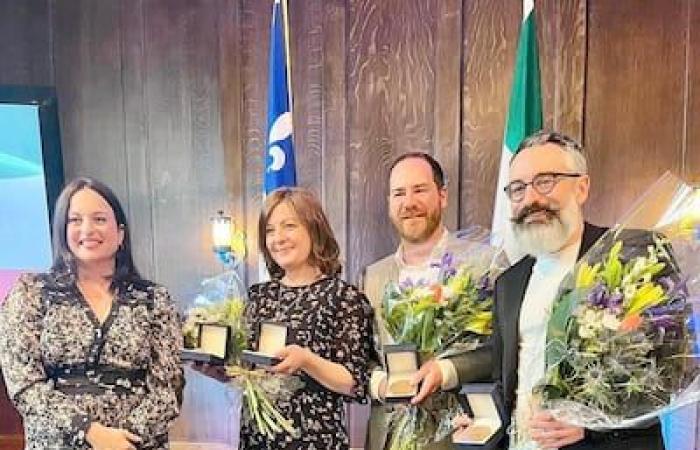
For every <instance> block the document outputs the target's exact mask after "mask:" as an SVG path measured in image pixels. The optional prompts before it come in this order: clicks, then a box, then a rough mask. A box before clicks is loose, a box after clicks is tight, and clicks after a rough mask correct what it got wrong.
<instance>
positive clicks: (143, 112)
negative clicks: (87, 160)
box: [119, 0, 156, 278]
mask: <svg viewBox="0 0 700 450" xmlns="http://www.w3.org/2000/svg"><path fill="white" fill-rule="evenodd" d="M119 6H120V8H121V11H120V16H119V17H120V21H119V24H120V29H121V30H122V33H121V50H122V51H121V54H122V86H123V102H124V103H123V108H124V149H125V152H124V154H125V156H126V161H125V163H126V174H127V179H126V182H127V186H126V188H127V198H125V199H124V200H125V201H126V206H127V207H128V214H129V224H130V226H131V230H132V233H131V242H132V251H133V254H134V259H135V262H136V264H137V267H138V268H139V270H140V271H141V273H142V274H143V276H145V277H149V278H155V276H156V268H155V262H154V255H155V252H156V249H155V247H154V244H155V240H154V230H153V215H152V206H153V201H152V196H151V194H152V192H153V184H152V176H151V174H152V171H151V169H152V168H151V165H150V162H151V161H150V159H149V142H148V133H147V131H148V126H147V120H148V115H147V103H146V101H147V92H146V85H145V82H144V77H145V74H146V64H147V61H146V48H145V25H146V24H145V23H144V2H143V0H125V1H122V2H119Z"/></svg>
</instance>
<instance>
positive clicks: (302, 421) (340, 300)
mask: <svg viewBox="0 0 700 450" xmlns="http://www.w3.org/2000/svg"><path fill="white" fill-rule="evenodd" d="M246 320H247V322H248V323H249V325H250V329H251V330H252V332H251V335H250V337H249V342H250V344H251V347H253V348H255V343H257V341H258V339H257V329H258V326H257V325H258V324H259V323H260V322H266V321H271V322H276V323H281V324H284V325H286V326H287V343H288V344H297V345H299V346H301V347H306V348H308V349H309V350H311V351H312V352H313V353H315V354H316V355H318V356H320V357H322V358H325V359H327V360H330V361H332V362H335V363H339V364H342V365H343V366H345V368H346V369H347V370H348V371H349V372H350V374H351V375H352V377H353V379H354V380H355V390H354V392H353V396H352V397H351V398H350V397H346V396H343V395H342V394H338V393H336V392H333V391H330V390H328V389H326V388H325V387H323V386H322V385H321V384H319V383H318V382H316V381H315V380H313V379H311V378H310V377H309V376H307V375H306V374H302V375H300V376H301V377H302V381H303V382H304V388H303V389H300V390H299V391H297V392H295V393H294V395H293V396H292V398H291V399H290V401H288V402H279V403H278V404H277V407H278V408H279V409H280V411H281V412H282V414H283V415H284V416H285V417H287V418H289V419H292V420H293V421H294V427H296V428H297V429H299V430H300V431H301V435H300V437H299V438H298V439H293V438H291V437H290V436H289V435H286V434H278V435H277V436H276V438H275V440H274V441H269V440H267V439H266V438H265V437H264V436H262V435H260V434H259V433H256V432H255V431H254V430H252V429H250V428H249V427H248V426H247V425H245V424H243V425H242V430H241V450H244V449H245V450H247V449H270V450H272V449H275V450H276V449H304V450H332V449H347V448H348V447H349V445H348V435H347V432H346V430H345V425H344V424H345V413H344V407H343V400H344V399H345V400H352V401H359V402H365V401H366V400H365V397H366V390H367V382H368V379H367V378H368V372H367V361H368V360H369V359H370V352H371V351H372V342H371V336H372V308H371V306H370V304H369V302H368V300H367V298H366V297H365V296H364V295H363V294H362V293H361V292H360V291H358V290H357V288H356V287H354V286H352V285H350V284H348V283H346V282H344V281H343V280H341V279H339V278H335V277H333V278H322V279H320V280H318V281H316V282H314V283H312V284H310V285H308V286H300V287H288V286H285V285H283V284H282V283H280V282H279V281H277V280H273V281H270V282H268V283H262V284H257V285H254V286H252V287H251V288H250V291H249V300H248V305H247V307H246Z"/></svg>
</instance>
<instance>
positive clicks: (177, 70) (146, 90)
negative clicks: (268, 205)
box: [0, 0, 700, 301]
mask: <svg viewBox="0 0 700 450" xmlns="http://www.w3.org/2000/svg"><path fill="white" fill-rule="evenodd" d="M271 3H272V1H271V0H239V1H229V0H121V1H118V2H115V1H108V0H100V1H95V0H0V25H2V26H0V61H2V65H0V83H4V84H8V83H14V84H55V85H56V88H57V90H58V94H59V108H60V114H61V126H62V134H63V149H64V161H65V167H66V171H67V175H68V177H72V176H75V175H83V174H85V175H92V176H96V177H98V178H100V179H102V180H104V181H105V182H107V183H108V184H110V185H111V186H112V187H113V188H114V189H115V190H116V192H117V193H118V195H119V196H120V197H121V198H122V200H123V201H124V202H125V204H126V205H127V208H128V211H129V217H130V220H131V223H132V229H133V230H134V236H133V239H134V244H135V245H134V249H135V253H136V258H137V261H138V263H139V265H140V266H141V267H142V270H143V271H144V272H145V273H146V274H147V275H148V276H149V277H152V278H154V279H156V280H158V281H160V282H163V283H165V284H167V285H169V286H170V287H171V288H172V289H173V291H174V292H175V293H176V295H177V296H178V297H179V298H180V299H181V300H182V301H188V300H189V299H191V297H192V295H193V294H194V293H195V292H196V289H197V284H198V281H199V280H200V279H201V278H202V277H204V276H207V275H210V274H214V273H216V272H217V271H218V270H219V266H218V265H217V263H216V261H215V259H214V256H213V254H212V253H211V251H210V250H209V247H210V242H209V240H208V239H209V228H208V219H209V217H210V216H211V215H212V214H214V212H215V211H216V210H217V209H220V208H224V209H226V210H227V211H229V212H231V213H232V214H233V215H234V216H235V218H236V219H237V222H238V224H239V225H240V226H241V227H244V228H245V230H246V232H247V233H248V236H249V238H250V239H249V242H248V245H249V256H248V259H247V264H246V268H247V271H246V272H247V275H248V281H249V282H252V281H255V280H256V279H257V273H258V271H257V265H258V262H257V254H258V252H257V249H256V240H255V239H256V230H255V228H256V227H255V225H256V220H257V213H258V210H259V206H260V202H261V191H262V188H261V181H262V180H261V175H260V174H261V171H262V155H263V151H264V140H265V131H264V126H265V112H266V86H267V59H268V56H267V51H268V34H269V23H270V11H271ZM290 4H291V8H290V9H291V12H290V14H291V17H290V22H291V27H292V43H291V48H292V60H293V68H292V83H293V86H294V113H295V116H294V122H295V142H296V149H297V161H298V172H299V181H300V184H301V185H303V186H307V187H310V188H312V189H313V190H314V191H316V192H317V194H318V195H319V196H320V197H321V198H322V200H323V204H324V205H325V207H326V210H327V212H328V214H329V216H330V220H331V222H332V225H333V227H334V229H335V232H336V234H337V237H338V239H339V241H340V243H341V247H342V250H343V256H344V258H345V261H346V275H347V277H348V278H349V279H351V280H355V279H356V277H357V275H358V273H359V271H360V270H361V268H362V267H363V266H364V265H365V264H367V263H368V262H371V261H373V260H374V259H376V258H378V257H380V256H383V255H385V254H387V253H389V252H390V251H391V250H392V249H393V247H394V245H395V243H396V241H395V238H394V236H393V232H392V230H391V228H390V226H389V222H388V219H387V217H386V207H385V199H386V194H387V186H386V184H387V182H386V178H387V166H388V164H389V162H390V161H391V160H392V159H393V158H394V157H395V156H396V155H397V154H399V153H401V152H405V151H409V150H423V151H428V152H431V153H433V154H435V155H436V156H437V157H438V158H439V159H440V161H442V163H443V164H444V166H445V168H446V170H447V172H448V175H449V179H450V184H449V195H450V207H449V209H448V212H447V223H448V224H449V226H450V227H452V228H456V227H465V226H468V225H472V224H478V225H482V226H489V225H490V222H491V210H492V207H493V199H494V190H495V179H496V171H497V166H498V163H499V161H498V158H499V157H500V149H501V138H502V134H503V123H504V118H505V114H506V107H507V101H508V96H509V89H510V82H511V77H512V69H513V60H514V55H515V45H516V40H517V35H518V26H519V22H520V19H521V17H520V16H521V1H520V0H498V1H493V0H381V1H380V0H291V1H290ZM536 6H537V8H538V9H537V14H538V20H539V38H540V40H539V42H540V61H541V67H542V77H543V79H542V87H543V97H544V98H543V100H544V113H545V122H546V125H547V126H548V127H551V128H555V129H559V130H561V131H564V132H566V133H569V134H571V135H573V136H574V137H576V138H578V139H581V140H582V141H583V143H584V145H585V146H586V148H587V150H588V154H589V158H590V166H591V176H592V178H593V191H592V196H591V199H590V202H589V207H588V212H589V216H590V218H591V220H593V221H596V222H599V223H603V224H606V223H611V222H614V221H615V219H616V218H617V217H619V216H620V214H622V212H623V211H625V209H626V208H627V207H628V206H629V205H630V202H631V201H632V200H633V199H634V198H635V197H636V196H638V195H639V194H640V193H641V192H642V191H643V190H644V189H645V188H646V187H647V186H648V185H649V184H650V183H651V182H652V181H653V180H655V179H656V178H657V177H658V176H659V175H661V173H663V172H664V171H665V170H666V169H671V170H673V171H676V172H677V173H679V174H682V175H684V176H686V177H690V178H694V179H695V180H696V181H697V180H699V179H700V150H698V143H699V139H700V132H699V131H698V130H700V97H699V94H698V88H700V60H699V58H700V50H698V49H700V42H698V41H699V40H700V4H697V2H695V1H693V0H644V1H640V0H617V1H614V2H613V1H608V0H571V1H566V2H562V1H559V0H539V1H537V2H536Z"/></svg>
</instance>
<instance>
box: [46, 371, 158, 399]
mask: <svg viewBox="0 0 700 450" xmlns="http://www.w3.org/2000/svg"><path fill="white" fill-rule="evenodd" d="M45 371H46V376H47V377H48V378H49V379H51V380H53V381H54V383H55V388H56V389H57V390H59V391H61V392H63V393H64V394H73V395H75V394H83V393H92V394H102V393H104V392H105V391H107V390H110V391H115V392H118V393H130V392H132V391H133V389H134V388H139V387H144V386H146V370H145V369H133V370H129V369H119V368H115V367H111V366H95V367H91V368H86V367H84V366H61V367H46V368H45Z"/></svg>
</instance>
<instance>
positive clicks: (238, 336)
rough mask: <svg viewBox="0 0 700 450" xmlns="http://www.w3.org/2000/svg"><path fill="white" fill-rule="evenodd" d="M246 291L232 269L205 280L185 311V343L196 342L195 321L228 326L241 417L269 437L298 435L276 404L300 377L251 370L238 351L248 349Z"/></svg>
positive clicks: (298, 383)
mask: <svg viewBox="0 0 700 450" xmlns="http://www.w3.org/2000/svg"><path fill="white" fill-rule="evenodd" d="M245 305H246V290H245V288H244V286H243V283H242V282H241V280H240V278H239V276H238V274H237V273H236V271H235V270H229V271H226V272H224V273H222V274H221V275H218V276H216V277H213V278H209V279H206V280H204V281H203V282H202V284H201V290H200V293H199V294H198V295H197V297H196V298H195V301H194V304H193V305H192V307H191V308H189V309H188V310H187V313H186V320H185V324H184V326H183V334H184V338H185V344H186V346H189V347H192V346H193V345H194V343H195V342H196V341H197V332H198V327H197V324H198V323H216V324H219V325H226V326H228V327H229V328H230V329H231V340H230V342H229V350H228V357H227V359H226V361H225V364H226V366H225V370H226V374H227V375H228V376H229V377H230V380H229V384H231V385H232V386H233V387H235V388H237V389H240V391H241V392H242V394H243V399H244V402H243V408H242V409H243V411H242V415H241V417H242V419H243V420H244V421H246V422H247V423H248V424H249V425H250V426H251V428H253V429H255V430H257V431H259V432H260V433H261V434H263V435H265V436H267V437H268V438H270V439H272V438H273V437H274V435H275V434H278V433H288V434H290V435H292V436H298V433H299V431H298V430H297V429H296V428H294V426H293V424H292V421H291V420H289V419H287V418H285V417H284V416H283V415H282V413H281V412H280V411H279V409H278V408H277V407H276V406H275V405H276V403H277V402H278V401H281V400H288V399H289V398H290V397H291V395H292V394H293V393H294V392H295V391H296V390H298V389H300V388H302V387H303V382H302V381H301V380H300V379H299V377H294V376H289V375H284V374H272V373H270V372H268V371H265V370H263V369H254V370H252V369H250V368H249V367H247V366H246V365H244V364H241V360H240V357H241V354H242V352H243V350H245V349H247V347H248V345H247V339H248V328H247V326H246V323H245V319H244V312H245Z"/></svg>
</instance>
